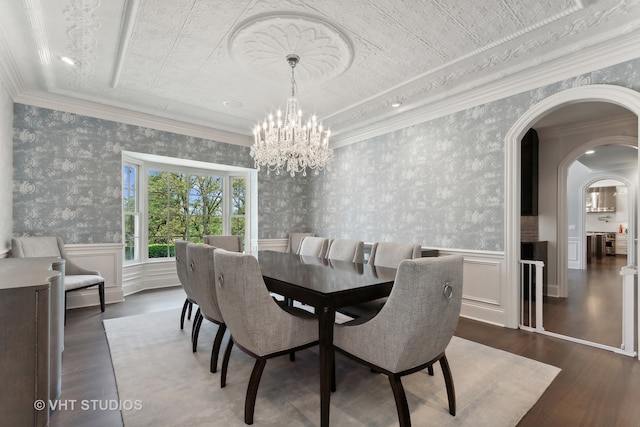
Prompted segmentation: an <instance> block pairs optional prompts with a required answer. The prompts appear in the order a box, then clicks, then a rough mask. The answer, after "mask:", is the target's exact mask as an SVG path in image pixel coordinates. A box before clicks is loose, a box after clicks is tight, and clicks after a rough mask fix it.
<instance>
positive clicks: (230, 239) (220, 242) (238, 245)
mask: <svg viewBox="0 0 640 427" xmlns="http://www.w3.org/2000/svg"><path fill="white" fill-rule="evenodd" d="M204 243H205V245H211V246H215V247H216V248H222V249H224V250H226V251H231V252H242V236H214V235H207V236H204Z"/></svg>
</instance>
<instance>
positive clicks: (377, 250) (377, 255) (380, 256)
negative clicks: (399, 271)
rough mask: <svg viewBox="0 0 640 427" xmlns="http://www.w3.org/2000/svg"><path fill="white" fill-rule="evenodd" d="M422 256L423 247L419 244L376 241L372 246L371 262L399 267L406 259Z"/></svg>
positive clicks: (382, 265)
mask: <svg viewBox="0 0 640 427" xmlns="http://www.w3.org/2000/svg"><path fill="white" fill-rule="evenodd" d="M421 256H422V247H421V246H420V245H417V244H407V243H395V242H376V243H374V244H373V245H372V246H371V254H370V255H369V264H371V265H374V266H380V267H391V268H398V265H400V262H401V261H402V260H405V259H414V258H419V257H421Z"/></svg>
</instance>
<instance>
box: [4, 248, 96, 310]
mask: <svg viewBox="0 0 640 427" xmlns="http://www.w3.org/2000/svg"><path fill="white" fill-rule="evenodd" d="M11 256H12V257H14V258H34V257H57V258H62V259H64V261H65V266H64V308H65V322H66V319H67V316H66V311H67V293H68V292H71V291H76V290H79V289H85V288H90V287H93V286H97V287H98V297H99V299H100V310H101V311H102V312H104V308H105V301H104V277H102V276H101V275H100V272H99V271H96V270H88V269H86V268H82V267H80V266H79V265H77V264H76V263H74V262H73V261H71V260H70V259H69V257H68V256H67V252H66V250H65V248H64V241H63V240H62V238H61V237H58V236H33V237H14V238H13V239H11Z"/></svg>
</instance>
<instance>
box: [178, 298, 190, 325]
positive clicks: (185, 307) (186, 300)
mask: <svg viewBox="0 0 640 427" xmlns="http://www.w3.org/2000/svg"><path fill="white" fill-rule="evenodd" d="M188 308H189V300H188V299H185V300H184V304H183V305H182V314H181V315H180V329H181V330H182V329H184V316H185V315H186V314H187V309H188ZM189 317H191V316H189Z"/></svg>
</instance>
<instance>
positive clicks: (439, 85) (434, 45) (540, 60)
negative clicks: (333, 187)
mask: <svg viewBox="0 0 640 427" xmlns="http://www.w3.org/2000/svg"><path fill="white" fill-rule="evenodd" d="M0 10H1V11H2V13H0V78H2V79H3V81H5V83H6V85H7V86H8V87H9V90H10V93H11V94H12V96H13V97H14V100H16V102H25V103H30V104H33V105H40V106H44V107H50V108H59V109H66V110H68V111H72V112H78V113H84V114H86V115H93V116H96V117H102V118H109V119H116V120H120V121H124V122H131V123H134V124H141V125H148V126H155V127H157V128H160V129H163V125H162V124H164V128H168V129H170V130H176V131H182V132H183V133H187V134H189V133H190V134H196V136H200V135H201V136H205V137H210V138H212V139H219V140H225V141H227V142H233V143H241V144H249V143H250V142H251V137H250V135H251V130H252V128H253V126H254V125H255V123H256V122H258V121H259V120H261V119H263V118H264V116H265V114H266V113H268V112H270V111H274V112H275V110H277V109H278V108H283V107H284V104H285V101H286V97H287V96H288V95H289V91H290V78H291V74H290V68H289V66H288V64H287V62H286V60H285V57H286V55H287V54H289V53H296V54H298V55H299V56H300V57H301V61H300V64H299V65H298V67H297V68H296V81H297V88H298V98H299V100H300V104H301V107H302V108H303V113H304V114H305V116H306V115H307V114H312V113H315V114H316V115H317V116H318V117H319V118H321V119H322V120H323V122H324V124H325V127H326V126H329V127H330V128H331V130H332V134H333V136H334V141H336V142H338V143H340V142H342V143H346V142H348V141H350V140H355V139H357V138H362V137H365V136H370V135H371V134H372V132H374V131H375V130H382V129H384V128H393V127H394V126H396V127H398V126H401V125H406V124H407V123H408V121H410V120H418V119H421V120H424V118H425V117H429V116H433V115H437V114H439V113H440V114H441V113H444V112H446V109H447V108H452V107H451V105H452V103H455V104H456V105H457V106H458V107H459V106H465V105H468V106H471V105H473V103H474V102H476V103H477V102H479V100H480V99H482V101H483V102H486V100H488V99H489V98H491V96H488V95H489V94H495V96H500V94H501V93H503V92H504V90H505V88H507V87H509V88H511V90H512V93H516V92H513V91H516V90H526V88H527V84H530V85H536V84H537V85H540V84H543V83H545V82H546V83H549V82H552V81H556V80H558V79H559V78H561V77H562V76H563V74H562V73H565V74H566V75H567V76H571V75H575V74H576V71H575V68H574V67H576V66H580V67H582V68H581V70H582V71H584V70H585V67H586V68H588V67H592V69H597V68H601V67H602V66H606V65H608V64H613V63H615V62H620V61H622V60H626V59H629V56H630V55H635V56H638V53H637V42H638V38H639V28H640V0H627V1H624V0H591V1H587V0H540V1H535V2H532V1H525V0H474V1H468V0H359V1H356V0H330V1H329V0H327V1H325V0H322V1H314V2H311V1H302V0H277V1H275V0H234V1H213V0H11V1H4V2H2V5H1V6H0ZM633 42H635V44H633ZM629 45H633V46H635V50H636V52H635V53H633V52H631V51H632V49H631V48H630V47H629ZM625 55H626V56H625ZM61 56H68V57H71V58H73V59H74V60H76V61H77V64H76V65H75V66H70V65H67V64H65V63H64V62H62V61H61V60H60V57H61ZM582 71H581V72H582ZM571 73H573V74H571ZM565 77H566V76H565ZM545 79H547V80H549V81H546V80H545ZM532 87H535V86H532ZM396 101H399V102H401V103H402V105H401V106H400V107H398V108H392V107H391V104H392V103H394V102H396ZM159 124H160V125H159Z"/></svg>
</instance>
